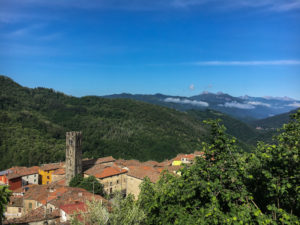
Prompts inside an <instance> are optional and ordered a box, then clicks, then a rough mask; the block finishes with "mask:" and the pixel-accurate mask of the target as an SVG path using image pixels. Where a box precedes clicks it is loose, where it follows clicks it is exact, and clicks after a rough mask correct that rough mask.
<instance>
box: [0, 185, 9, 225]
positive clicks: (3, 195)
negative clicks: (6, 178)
mask: <svg viewBox="0 0 300 225" xmlns="http://www.w3.org/2000/svg"><path fill="white" fill-rule="evenodd" d="M10 196H11V191H10V190H8V187H7V186H0V224H2V219H3V218H4V212H5V209H6V205H7V204H8V202H9V198H10Z"/></svg>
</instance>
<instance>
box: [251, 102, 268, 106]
mask: <svg viewBox="0 0 300 225" xmlns="http://www.w3.org/2000/svg"><path fill="white" fill-rule="evenodd" d="M247 104H250V105H261V106H266V107H271V105H270V104H267V103H263V102H247Z"/></svg>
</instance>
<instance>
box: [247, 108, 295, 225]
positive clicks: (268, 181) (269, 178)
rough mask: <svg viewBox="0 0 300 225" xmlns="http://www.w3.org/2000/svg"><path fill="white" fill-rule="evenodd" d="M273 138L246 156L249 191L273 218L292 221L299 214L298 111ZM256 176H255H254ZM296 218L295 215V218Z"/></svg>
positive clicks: (285, 221)
mask: <svg viewBox="0 0 300 225" xmlns="http://www.w3.org/2000/svg"><path fill="white" fill-rule="evenodd" d="M281 131H282V133H281V134H279V135H278V136H277V137H275V138H274V139H275V141H276V144H274V145H269V144H265V143H263V142H260V143H259V144H258V146H257V150H256V151H255V153H253V154H252V155H251V157H250V158H249V164H250V165H251V167H250V173H251V174H252V176H251V177H250V178H251V179H248V186H249V190H250V189H251V190H252V191H253V195H254V199H255V201H256V202H257V204H258V205H259V207H260V208H261V209H262V210H263V211H264V212H265V213H267V214H270V215H271V216H272V218H273V220H274V221H277V222H280V223H283V224H295V223H296V222H297V221H298V224H299V217H300V166H299V153H300V110H298V111H297V113H296V114H294V115H292V116H291V120H290V122H289V123H288V124H285V125H284V126H283V128H282V129H281ZM254 178H255V179H254ZM296 216H297V217H298V218H297V217H296Z"/></svg>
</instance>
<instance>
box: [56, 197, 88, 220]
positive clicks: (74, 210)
mask: <svg viewBox="0 0 300 225" xmlns="http://www.w3.org/2000/svg"><path fill="white" fill-rule="evenodd" d="M86 211H87V206H86V204H85V203H83V202H77V203H74V204H66V205H62V206H61V207H60V222H62V223H64V222H67V221H70V219H71V217H72V216H74V215H79V214H80V212H86ZM78 217H79V219H80V215H79V216H77V218H78Z"/></svg>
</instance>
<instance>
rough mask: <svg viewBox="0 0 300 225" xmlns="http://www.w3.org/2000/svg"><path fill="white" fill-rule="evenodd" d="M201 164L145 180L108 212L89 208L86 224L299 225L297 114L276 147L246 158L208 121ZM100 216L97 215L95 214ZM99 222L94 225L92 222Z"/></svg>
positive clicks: (299, 129)
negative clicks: (208, 136)
mask: <svg viewBox="0 0 300 225" xmlns="http://www.w3.org/2000/svg"><path fill="white" fill-rule="evenodd" d="M207 123H208V124H209V125H210V127H211V140H210V142H209V143H203V146H204V149H203V150H204V152H205V158H197V159H196V161H195V163H194V164H193V165H191V166H188V167H185V168H183V169H182V170H181V176H176V175H174V174H170V173H168V172H164V173H163V174H162V176H161V178H160V180H159V181H158V182H157V183H156V184H153V183H151V182H150V180H149V179H147V178H146V179H145V180H144V182H143V183H142V185H141V193H140V195H139V199H138V200H137V201H134V200H133V199H132V197H127V198H125V199H122V198H119V199H116V200H115V201H113V206H112V212H107V211H106V214H105V213H102V211H103V210H106V209H105V208H103V207H100V208H99V206H97V207H95V206H90V207H89V208H90V210H91V213H88V214H85V215H89V218H94V216H95V217H96V218H98V219H99V217H100V216H97V215H106V217H105V216H104V217H103V218H102V219H105V222H99V221H98V220H97V219H94V220H92V219H91V220H89V221H88V222H89V223H90V224H163V225H167V224H182V225H187V224H191V225H194V224H300V223H299V218H300V211H299V209H300V176H299V175H300V167H299V149H300V143H299V141H300V111H298V112H297V113H296V114H295V115H293V118H292V119H291V121H290V123H289V124H287V125H284V127H283V129H282V132H281V134H280V135H278V136H277V137H276V138H275V141H276V144H274V145H268V144H264V143H262V142H261V143H259V144H258V146H257V149H256V151H255V153H251V154H249V153H245V152H243V151H241V150H240V149H239V148H238V147H237V145H236V139H234V138H231V137H229V136H227V135H226V133H225V127H224V126H223V125H220V124H219V122H218V121H208V122H207ZM93 210H94V211H95V210H96V211H97V210H100V211H101V212H99V213H95V212H94V211H93ZM93 221H97V222H93Z"/></svg>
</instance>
